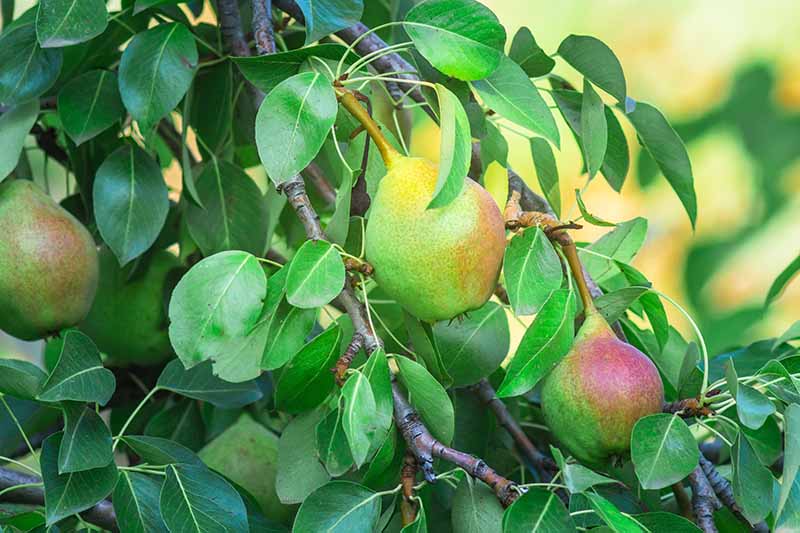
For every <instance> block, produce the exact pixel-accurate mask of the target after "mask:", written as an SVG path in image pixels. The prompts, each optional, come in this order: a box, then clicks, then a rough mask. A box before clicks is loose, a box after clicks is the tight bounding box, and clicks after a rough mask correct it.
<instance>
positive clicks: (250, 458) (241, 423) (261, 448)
mask: <svg viewBox="0 0 800 533" xmlns="http://www.w3.org/2000/svg"><path fill="white" fill-rule="evenodd" d="M197 455H198V456H199V457H200V459H202V460H203V462H204V463H205V464H206V465H207V466H208V467H209V468H211V469H213V470H216V471H217V472H219V473H221V474H222V475H224V476H225V477H227V478H228V479H230V480H232V481H233V482H234V483H236V484H237V485H241V486H242V487H243V488H244V489H245V490H247V491H248V492H249V493H250V494H252V495H253V498H255V500H256V501H257V502H258V504H259V506H260V507H261V510H262V511H263V512H264V515H265V516H266V517H267V518H269V519H271V520H274V521H277V522H287V521H288V520H289V518H290V517H291V514H292V512H291V508H290V507H288V506H286V505H284V504H282V503H281V501H280V499H278V494H277V492H276V490H275V479H276V476H277V473H278V436H277V435H275V434H274V433H273V432H271V431H270V430H268V429H267V428H265V427H264V426H262V425H261V424H259V423H258V422H256V421H255V420H253V419H252V418H251V417H250V415H248V414H247V413H244V414H242V415H241V416H240V417H239V420H237V421H236V422H235V423H234V424H233V425H232V426H230V427H229V428H228V429H226V430H225V431H223V432H222V433H221V434H220V435H219V436H218V437H216V438H215V439H214V440H212V441H211V442H210V443H208V444H207V445H206V446H205V447H204V448H203V449H202V450H200V451H199V452H198V454H197Z"/></svg>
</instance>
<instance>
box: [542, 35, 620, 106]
mask: <svg viewBox="0 0 800 533" xmlns="http://www.w3.org/2000/svg"><path fill="white" fill-rule="evenodd" d="M558 55H560V56H561V57H563V58H564V60H565V61H566V62H567V63H569V64H570V65H572V67H573V68H575V70H577V71H578V72H580V73H581V74H583V75H584V77H586V78H588V79H589V80H590V81H591V82H592V83H594V84H595V85H597V86H598V87H600V88H601V89H603V90H604V91H606V92H607V93H609V94H610V95H611V96H613V97H614V98H616V99H617V100H618V101H619V102H620V103H624V102H625V98H626V97H627V94H626V89H625V75H624V74H623V73H622V65H620V63H619V59H617V56H615V55H614V52H612V51H611V49H610V48H609V47H608V46H607V45H606V44H605V43H604V42H603V41H601V40H599V39H597V38H595V37H590V36H587V35H570V36H569V37H567V38H566V39H564V40H563V41H562V42H561V44H560V45H559V47H558Z"/></svg>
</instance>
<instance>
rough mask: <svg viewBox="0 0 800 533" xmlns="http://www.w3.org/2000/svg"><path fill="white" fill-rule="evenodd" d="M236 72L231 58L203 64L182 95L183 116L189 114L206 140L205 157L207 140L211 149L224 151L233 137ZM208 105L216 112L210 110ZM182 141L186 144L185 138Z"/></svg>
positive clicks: (204, 141)
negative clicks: (209, 64) (187, 89)
mask: <svg viewBox="0 0 800 533" xmlns="http://www.w3.org/2000/svg"><path fill="white" fill-rule="evenodd" d="M233 76H234V65H233V63H231V62H230V61H225V62H223V63H219V64H217V65H211V66H208V67H204V68H202V69H200V70H199V71H198V72H197V75H196V76H195V78H194V82H193V83H192V87H191V88H190V89H189V92H187V93H186V96H185V97H184V99H183V105H184V109H183V111H182V112H181V116H182V118H184V120H186V118H185V117H188V122H189V125H190V126H191V128H192V129H193V130H195V134H196V135H197V136H198V137H199V138H200V139H201V140H202V141H203V142H202V143H200V146H199V148H201V154H202V155H203V158H204V159H207V158H209V157H210V153H209V151H208V150H206V149H205V147H204V146H203V144H204V143H205V145H206V146H207V147H208V149H210V150H211V152H212V153H214V154H221V153H222V152H223V151H224V150H225V148H226V145H227V144H228V143H229V142H230V140H231V132H232V129H233V121H234V118H233V106H234V82H233ZM237 79H238V78H237ZM187 101H188V104H189V108H188V109H187V107H186V106H187ZM209 109H214V110H215V112H214V113H209V112H208V110H209ZM251 123H252V121H251ZM181 131H182V133H183V132H184V131H185V130H183V128H181ZM251 137H252V132H251ZM183 144H184V147H185V145H186V141H185V138H184V142H183Z"/></svg>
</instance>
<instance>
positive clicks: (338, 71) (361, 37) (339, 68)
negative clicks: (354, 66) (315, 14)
mask: <svg viewBox="0 0 800 533" xmlns="http://www.w3.org/2000/svg"><path fill="white" fill-rule="evenodd" d="M399 24H402V22H397V21H393V22H386V23H384V24H379V25H378V26H375V27H374V28H372V29H370V30H368V31H365V32H364V33H362V34H361V35H359V36H358V37H357V38H355V39H353V42H352V43H350V46H348V47H347V50H345V51H344V54H342V57H341V59H339V63H337V64H336V77H337V78H338V77H339V76H340V75H341V74H342V67H343V66H344V60H345V59H346V58H347V56H349V55H350V53H351V52H352V51H353V50H354V49H355V47H356V45H358V43H360V42H361V41H363V40H364V38H365V37H367V35H369V34H371V33H375V32H376V31H378V30H382V29H383V28H388V27H390V26H397V25H399Z"/></svg>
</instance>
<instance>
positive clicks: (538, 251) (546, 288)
mask: <svg viewBox="0 0 800 533" xmlns="http://www.w3.org/2000/svg"><path fill="white" fill-rule="evenodd" d="M503 274H504V275H505V280H506V290H507V291H508V299H509V302H510V303H511V307H512V308H513V309H514V313H515V314H516V315H531V314H533V313H536V312H537V311H538V310H539V309H540V308H541V306H542V305H543V304H544V302H545V301H547V298H549V296H550V294H551V293H552V292H553V291H554V290H556V289H557V288H559V287H560V286H561V282H562V280H563V277H564V275H563V273H562V270H561V261H560V260H559V259H558V255H556V252H555V250H554V249H553V245H552V244H550V240H549V239H548V238H547V236H546V235H545V234H544V232H543V231H542V230H541V229H539V228H538V227H533V228H528V229H526V230H525V231H524V232H522V234H520V235H517V236H515V237H514V238H513V239H511V242H510V243H509V245H508V246H507V247H506V252H505V258H504V260H503Z"/></svg>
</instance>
